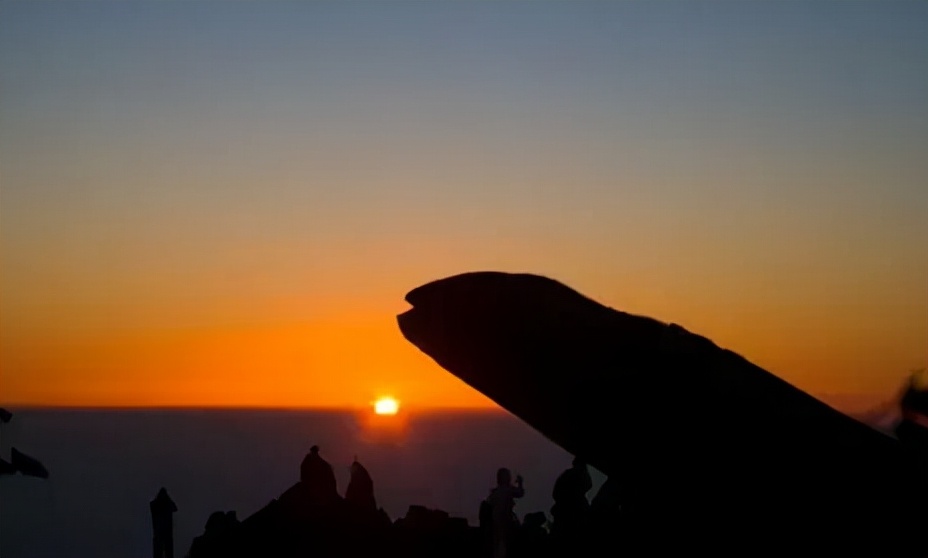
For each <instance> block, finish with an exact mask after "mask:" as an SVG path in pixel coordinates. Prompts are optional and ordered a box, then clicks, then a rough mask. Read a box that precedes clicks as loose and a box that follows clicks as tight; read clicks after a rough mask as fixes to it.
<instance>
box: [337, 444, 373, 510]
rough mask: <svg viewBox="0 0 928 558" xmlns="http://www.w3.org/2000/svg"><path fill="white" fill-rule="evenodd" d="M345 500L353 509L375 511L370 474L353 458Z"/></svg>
mask: <svg viewBox="0 0 928 558" xmlns="http://www.w3.org/2000/svg"><path fill="white" fill-rule="evenodd" d="M345 500H347V501H348V503H349V504H351V505H352V506H353V507H355V508H356V509H359V510H363V511H371V512H374V511H377V500H376V499H375V498H374V480H373V479H371V475H370V473H368V472H367V469H365V468H364V466H363V465H361V464H360V463H359V462H358V458H357V457H355V458H354V462H353V463H352V464H351V480H349V481H348V490H347V491H346V492H345Z"/></svg>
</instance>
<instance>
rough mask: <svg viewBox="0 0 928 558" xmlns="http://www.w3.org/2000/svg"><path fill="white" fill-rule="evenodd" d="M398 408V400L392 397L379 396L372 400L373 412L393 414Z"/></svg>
mask: <svg viewBox="0 0 928 558" xmlns="http://www.w3.org/2000/svg"><path fill="white" fill-rule="evenodd" d="M399 409H400V403H399V401H397V400H396V399H393V398H392V397H381V398H380V399H378V400H377V401H375V402H374V412H375V413H377V414H378V415H395V414H396V413H397V411H399Z"/></svg>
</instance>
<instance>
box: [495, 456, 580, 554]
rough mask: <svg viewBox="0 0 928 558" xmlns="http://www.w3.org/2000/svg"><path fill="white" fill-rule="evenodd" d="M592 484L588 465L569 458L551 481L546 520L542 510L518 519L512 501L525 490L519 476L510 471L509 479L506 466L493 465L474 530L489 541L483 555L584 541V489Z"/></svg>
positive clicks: (560, 550)
mask: <svg viewBox="0 0 928 558" xmlns="http://www.w3.org/2000/svg"><path fill="white" fill-rule="evenodd" d="M592 488H593V479H592V478H591V477H590V471H589V468H588V467H587V465H586V464H585V463H584V462H583V461H582V460H580V459H578V458H574V460H573V464H572V466H571V467H570V468H569V469H567V470H566V471H564V472H563V473H561V475H560V476H559V477H558V478H557V480H556V481H555V483H554V490H553V492H552V497H553V498H554V506H553V507H552V508H551V516H552V520H551V521H550V522H548V521H547V518H546V517H545V514H544V512H532V513H528V514H526V515H525V518H524V520H523V521H522V522H520V521H519V519H518V515H517V514H516V513H515V501H516V499H518V498H522V497H523V496H524V495H525V488H524V486H523V479H522V477H521V476H516V478H515V483H513V480H512V473H511V471H510V470H509V469H507V468H501V469H499V470H498V471H497V472H496V486H495V487H494V488H493V489H492V490H491V491H490V495H489V496H488V497H487V498H486V499H485V500H484V501H483V502H481V504H480V529H481V531H482V532H483V533H484V539H485V540H486V541H488V543H489V544H488V552H487V554H489V555H490V556H492V558H506V557H510V556H513V555H525V556H546V555H552V554H553V555H556V556H569V555H574V554H576V553H578V551H580V550H581V549H583V548H584V547H586V546H587V544H588V542H589V536H590V529H591V525H592V509H591V506H590V501H589V500H588V499H587V493H588V492H589V491H590V490H591V489H592Z"/></svg>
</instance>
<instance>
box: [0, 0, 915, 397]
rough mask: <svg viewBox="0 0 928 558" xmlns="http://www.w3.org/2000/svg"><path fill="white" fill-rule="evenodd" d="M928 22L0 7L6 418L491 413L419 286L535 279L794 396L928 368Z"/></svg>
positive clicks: (859, 387) (404, 8) (869, 392)
mask: <svg viewBox="0 0 928 558" xmlns="http://www.w3.org/2000/svg"><path fill="white" fill-rule="evenodd" d="M926 29H928V3H925V2H921V1H919V2H909V3H896V2H869V3H867V2H831V1H823V2H770V3H764V2H759V1H757V2H729V3H725V2H702V3H701V2H689V1H687V2H682V1H681V2H590V3H582V2H570V3H566V2H565V3H555V2H520V3H496V2H479V3H478V2H473V3H455V2H428V3H427V2H409V3H402V2H383V3H363V2H348V3H344V2H339V3H321V2H302V3H301V2H282V3H273V2H215V1H213V2H200V3H198V2H160V3H141V2H112V3H95V2H73V1H69V2H11V1H3V2H0V194H2V202H0V211H2V217H0V243H2V244H0V248H2V268H0V273H2V285H0V286H2V291H0V294H2V299H0V400H2V401H5V402H7V403H13V404H25V403H30V404H45V405H262V406H264V405H268V406H278V405H280V406H341V405H351V406H354V405H365V404H367V403H368V402H369V401H371V400H372V399H373V398H374V397H375V396H377V395H379V394H384V393H391V394H393V395H395V396H396V397H397V398H399V399H400V400H402V401H404V402H406V403H408V404H411V405H431V406H487V405H491V403H490V402H489V401H488V400H486V399H485V398H483V396H481V395H480V394H478V393H476V392H474V391H473V390H471V389H470V388H468V387H466V386H465V385H463V384H462V383H461V382H459V381H458V380H457V379H455V378H454V377H453V376H451V375H450V374H448V373H446V372H444V371H443V370H442V369H440V368H439V367H438V366H437V365H436V364H434V363H433V362H432V361H431V360H430V359H428V358H427V357H425V356H424V355H422V354H421V353H419V352H418V350H417V349H416V348H415V347H413V346H412V345H411V344H409V343H408V342H406V341H405V340H404V339H403V338H402V336H401V335H400V333H399V330H398V329H397V327H396V323H395V315H396V314H397V313H399V312H401V311H403V310H405V308H406V307H407V305H406V303H405V302H404V301H403V296H404V295H405V293H406V292H407V291H408V290H410V289H411V288H413V287H415V286H417V285H419V284H422V283H425V282H427V281H430V280H432V279H436V278H438V277H442V276H446V275H451V274H455V273H459V272H463V271H470V270H478V269H498V270H505V271H528V272H534V273H541V274H545V275H549V276H551V277H553V278H556V279H558V280H561V281H563V282H565V283H567V284H568V285H571V286H573V287H574V288H576V289H578V290H580V291H581V292H583V293H584V294H587V295H589V296H591V297H593V298H595V299H597V300H599V301H601V302H604V303H606V304H609V305H611V306H613V307H615V308H618V309H621V310H626V311H631V312H635V313H640V314H646V315H649V316H653V317H656V318H659V319H662V320H667V321H674V322H677V323H680V324H681V325H683V326H685V327H687V328H690V329H692V330H694V331H696V332H698V333H701V334H703V335H706V336H708V337H710V338H712V339H713V340H714V341H716V342H717V343H718V344H720V345H722V346H724V347H728V348H731V349H733V350H735V351H736V352H739V353H741V354H743V355H744V356H746V357H747V358H749V359H751V360H753V361H754V362H756V363H757V364H759V365H761V366H764V367H766V368H767V369H768V370H770V371H772V372H774V373H776V374H778V375H780V376H781V377H783V378H784V379H786V380H787V381H790V382H791V383H793V384H794V385H797V386H798V387H801V388H803V389H806V390H808V391H810V392H812V393H814V394H816V395H820V396H822V397H825V396H834V395H841V396H842V397H845V399H844V400H845V401H850V400H851V399H852V398H854V397H857V398H863V399H865V400H867V401H868V402H872V401H879V400H885V399H886V398H887V397H890V396H891V395H892V394H893V393H894V392H896V391H897V390H898V388H899V387H900V386H901V382H902V381H903V378H905V377H906V376H907V374H908V372H909V370H910V369H912V368H917V367H923V366H925V365H926V364H928V33H926V31H925V30H926Z"/></svg>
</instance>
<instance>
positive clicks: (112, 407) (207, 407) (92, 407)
mask: <svg viewBox="0 0 928 558" xmlns="http://www.w3.org/2000/svg"><path fill="white" fill-rule="evenodd" d="M0 407H2V408H4V409H14V410H15V409H20V410H57V411H68V410H72V411H317V412H344V411H367V410H370V409H371V408H372V406H371V405H250V404H223V405H211V404H176V405H175V404H153V405H119V404H109V405H107V404H103V405H100V404H87V405H81V404H76V405H58V404H45V403H7V402H0ZM404 411H405V412H408V411H414V412H490V413H506V412H508V411H506V409H503V408H502V407H500V406H498V405H497V406H443V405H409V404H407V405H402V404H401V406H400V413H403V412H404Z"/></svg>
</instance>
